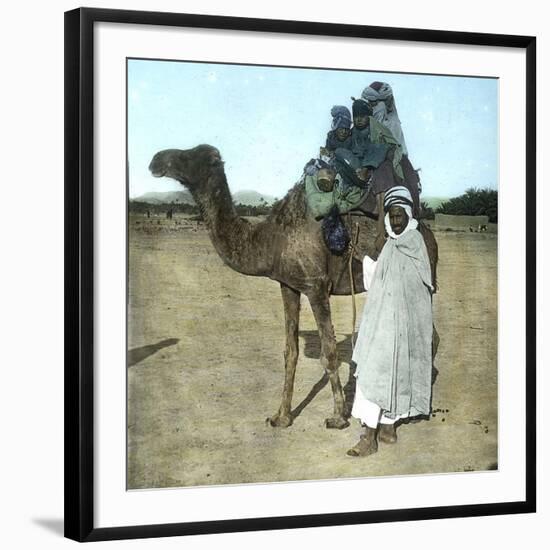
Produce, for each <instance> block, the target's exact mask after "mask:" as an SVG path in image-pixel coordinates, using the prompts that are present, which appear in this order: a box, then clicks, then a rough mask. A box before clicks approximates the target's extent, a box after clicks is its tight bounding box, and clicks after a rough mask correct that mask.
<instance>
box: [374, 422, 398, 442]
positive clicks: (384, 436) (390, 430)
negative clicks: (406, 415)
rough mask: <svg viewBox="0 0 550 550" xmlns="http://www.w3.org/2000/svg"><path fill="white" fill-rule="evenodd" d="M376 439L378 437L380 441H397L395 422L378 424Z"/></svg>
mask: <svg viewBox="0 0 550 550" xmlns="http://www.w3.org/2000/svg"><path fill="white" fill-rule="evenodd" d="M378 439H380V441H382V443H395V442H396V441H397V432H396V431H395V424H380V431H379V432H378Z"/></svg>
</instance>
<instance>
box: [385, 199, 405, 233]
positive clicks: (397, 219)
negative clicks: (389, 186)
mask: <svg viewBox="0 0 550 550" xmlns="http://www.w3.org/2000/svg"><path fill="white" fill-rule="evenodd" d="M388 214H389V215H390V225H391V229H392V231H393V232H394V233H395V234H396V235H401V233H403V231H404V230H405V228H406V227H407V224H408V223H409V216H407V213H406V212H405V210H404V209H403V208H401V207H400V206H392V207H391V208H390V209H389V211H388Z"/></svg>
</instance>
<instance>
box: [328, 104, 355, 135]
mask: <svg viewBox="0 0 550 550" xmlns="http://www.w3.org/2000/svg"><path fill="white" fill-rule="evenodd" d="M330 114H331V116H332V129H333V130H337V129H338V128H347V129H348V130H349V129H350V128H351V113H350V112H349V109H348V108H347V107H344V106H343V105H335V106H334V107H333V108H332V109H331V110H330Z"/></svg>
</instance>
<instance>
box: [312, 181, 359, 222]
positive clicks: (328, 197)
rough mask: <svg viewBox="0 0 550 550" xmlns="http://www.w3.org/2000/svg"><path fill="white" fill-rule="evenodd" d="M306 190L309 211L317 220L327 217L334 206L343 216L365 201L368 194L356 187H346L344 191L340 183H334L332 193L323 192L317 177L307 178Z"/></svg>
mask: <svg viewBox="0 0 550 550" xmlns="http://www.w3.org/2000/svg"><path fill="white" fill-rule="evenodd" d="M305 190H306V202H307V207H308V211H309V212H311V214H312V215H313V217H314V218H316V219H320V218H323V217H324V216H326V215H327V214H328V212H329V210H330V209H331V208H332V207H333V206H334V205H336V206H337V207H338V210H339V211H340V213H341V214H345V213H346V212H349V211H350V210H351V209H353V208H356V207H357V206H359V205H360V204H361V203H362V202H363V201H364V200H365V198H366V194H367V192H368V191H366V190H365V189H361V188H359V187H355V186H346V188H345V189H344V187H343V186H341V185H339V184H338V182H335V183H334V189H333V190H332V191H329V192H325V191H321V190H320V189H319V187H317V176H305Z"/></svg>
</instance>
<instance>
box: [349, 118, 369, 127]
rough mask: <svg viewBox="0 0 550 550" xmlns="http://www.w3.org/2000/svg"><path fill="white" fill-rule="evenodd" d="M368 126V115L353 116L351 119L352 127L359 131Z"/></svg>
mask: <svg viewBox="0 0 550 550" xmlns="http://www.w3.org/2000/svg"><path fill="white" fill-rule="evenodd" d="M368 124H369V115H355V116H354V117H353V125H354V126H355V127H356V128H359V130H363V128H366V127H367V126H368Z"/></svg>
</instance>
